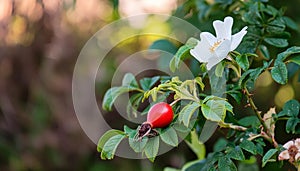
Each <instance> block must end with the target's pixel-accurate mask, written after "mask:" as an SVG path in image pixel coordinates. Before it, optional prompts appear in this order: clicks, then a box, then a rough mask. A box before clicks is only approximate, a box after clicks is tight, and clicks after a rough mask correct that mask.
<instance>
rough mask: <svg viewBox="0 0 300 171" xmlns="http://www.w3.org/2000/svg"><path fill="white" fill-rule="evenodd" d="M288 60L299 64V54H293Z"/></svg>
mask: <svg viewBox="0 0 300 171" xmlns="http://www.w3.org/2000/svg"><path fill="white" fill-rule="evenodd" d="M289 62H293V63H295V64H297V65H300V56H295V57H293V58H291V59H290V60H289Z"/></svg>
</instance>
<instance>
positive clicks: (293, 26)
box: [283, 16, 299, 31]
mask: <svg viewBox="0 0 300 171" xmlns="http://www.w3.org/2000/svg"><path fill="white" fill-rule="evenodd" d="M283 20H284V22H285V24H286V25H287V26H288V27H289V28H291V29H293V30H295V31H298V29H299V27H298V24H297V23H295V22H294V21H293V20H292V19H291V18H289V17H286V16H284V17H283Z"/></svg>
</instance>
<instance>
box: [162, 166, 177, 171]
mask: <svg viewBox="0 0 300 171" xmlns="http://www.w3.org/2000/svg"><path fill="white" fill-rule="evenodd" d="M164 171H181V170H180V169H175V168H172V167H165V168H164Z"/></svg>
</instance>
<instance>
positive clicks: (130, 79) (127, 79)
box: [122, 73, 139, 88]
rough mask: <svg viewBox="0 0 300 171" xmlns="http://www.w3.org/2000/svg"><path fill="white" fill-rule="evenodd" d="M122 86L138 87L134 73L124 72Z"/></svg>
mask: <svg viewBox="0 0 300 171" xmlns="http://www.w3.org/2000/svg"><path fill="white" fill-rule="evenodd" d="M122 86H123V87H129V88H138V87H139V85H138V83H137V81H136V79H135V77H134V75H133V74H131V73H126V74H125V75H124V77H123V80H122Z"/></svg>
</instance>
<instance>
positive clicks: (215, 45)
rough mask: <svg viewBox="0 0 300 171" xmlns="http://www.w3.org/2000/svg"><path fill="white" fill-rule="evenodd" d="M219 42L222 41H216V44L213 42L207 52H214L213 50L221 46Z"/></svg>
mask: <svg viewBox="0 0 300 171" xmlns="http://www.w3.org/2000/svg"><path fill="white" fill-rule="evenodd" d="M221 42H222V41H220V40H219V41H217V42H215V43H214V45H212V46H211V47H210V48H209V50H210V52H214V51H215V50H216V48H217V47H218V46H219V45H220V44H221Z"/></svg>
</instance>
